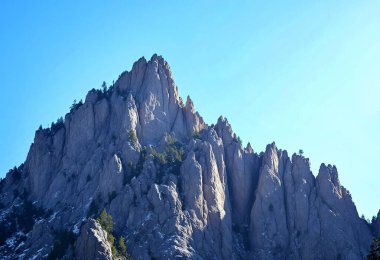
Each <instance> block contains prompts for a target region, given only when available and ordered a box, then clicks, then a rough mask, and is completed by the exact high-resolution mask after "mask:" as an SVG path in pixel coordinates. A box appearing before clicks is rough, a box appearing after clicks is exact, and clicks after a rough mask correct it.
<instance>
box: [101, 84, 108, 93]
mask: <svg viewBox="0 0 380 260" xmlns="http://www.w3.org/2000/svg"><path fill="white" fill-rule="evenodd" d="M102 91H103V93H104V94H105V93H107V83H106V82H105V81H103V83H102Z"/></svg>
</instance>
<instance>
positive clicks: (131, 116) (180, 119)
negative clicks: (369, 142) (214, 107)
mask: <svg viewBox="0 0 380 260" xmlns="http://www.w3.org/2000/svg"><path fill="white" fill-rule="evenodd" d="M0 189H1V190H0V191H1V196H0V203H1V205H0V206H1V210H0V232H1V233H0V258H1V259H17V258H19V259H27V258H31V259H43V258H48V259H55V258H62V259H111V258H112V257H119V258H126V256H123V254H121V253H118V252H115V251H114V248H116V249H117V248H119V247H118V246H117V240H118V239H119V238H120V237H121V238H124V239H125V243H126V247H127V251H128V253H129V254H130V255H131V256H132V259H173V258H179V257H181V258H185V259H363V258H365V256H366V254H367V252H368V250H369V245H370V243H371V239H372V237H373V236H375V235H376V233H377V235H379V232H380V231H379V230H380V216H378V217H377V220H376V223H375V224H373V226H371V225H369V224H368V223H367V222H366V221H365V220H363V219H361V218H359V216H358V213H357V210H356V207H355V204H354V203H353V201H352V198H351V195H350V193H349V191H348V190H347V189H346V188H344V187H343V186H342V185H341V184H340V181H339V178H338V172H337V169H336V167H335V166H331V165H325V164H322V165H321V166H320V169H319V172H318V175H317V177H315V176H314V175H313V174H312V172H311V170H310V163H309V159H307V158H305V157H303V156H301V155H297V154H293V155H291V156H290V155H288V153H287V151H286V150H281V149H278V148H277V147H276V145H275V144H274V143H272V144H269V145H268V146H267V147H266V150H265V151H264V152H261V153H256V152H254V151H253V149H252V147H251V145H250V144H249V143H248V145H247V147H243V146H242V143H241V142H240V140H239V138H238V137H237V135H236V134H235V133H234V132H233V130H232V128H231V125H230V124H229V123H228V121H227V119H225V118H223V117H220V118H219V119H218V121H217V123H216V124H215V125H208V124H206V123H205V122H204V120H203V119H202V117H201V116H200V115H199V114H198V112H196V110H195V108H194V104H193V102H192V101H191V99H190V98H189V97H188V98H187V100H186V102H183V100H182V99H181V97H180V96H179V94H178V89H177V86H176V85H175V83H174V80H173V78H172V74H171V71H170V68H169V65H168V63H167V62H166V61H165V60H164V59H163V58H162V57H160V56H157V55H153V57H152V58H151V59H150V60H149V61H147V60H145V58H141V59H139V60H138V61H137V62H136V63H135V64H134V65H133V67H132V69H131V71H129V72H123V73H122V74H121V75H120V76H119V78H118V80H117V81H116V82H115V83H114V84H113V85H112V86H111V87H110V88H109V89H104V90H94V89H93V90H91V91H89V92H88V94H87V96H86V99H85V102H84V103H82V102H79V103H78V104H73V106H72V107H71V109H70V112H69V113H68V114H66V116H65V118H64V119H61V120H58V121H57V122H56V123H54V124H52V126H51V127H50V128H48V129H42V128H40V129H38V130H37V131H36V134H35V138H34V142H33V144H32V145H31V147H30V150H29V153H28V156H27V159H26V161H25V162H24V163H23V164H22V165H20V166H19V167H17V168H16V167H15V168H14V169H12V170H10V171H9V172H8V173H7V175H6V177H5V178H4V179H3V180H2V181H1V186H0ZM103 209H105V210H106V212H107V213H108V214H109V215H110V216H112V221H111V222H113V228H112V229H111V228H110V229H107V228H105V227H104V225H101V224H100V223H101V222H100V221H99V219H98V221H95V220H94V219H95V218H97V217H98V216H99V215H100V213H101V212H102V210H103ZM379 214H380V213H379ZM104 216H108V215H107V214H105V215H104ZM111 232H112V238H114V240H115V245H116V246H113V241H112V239H110V236H109V234H111ZM113 247H114V248H113ZM119 249H120V248H119Z"/></svg>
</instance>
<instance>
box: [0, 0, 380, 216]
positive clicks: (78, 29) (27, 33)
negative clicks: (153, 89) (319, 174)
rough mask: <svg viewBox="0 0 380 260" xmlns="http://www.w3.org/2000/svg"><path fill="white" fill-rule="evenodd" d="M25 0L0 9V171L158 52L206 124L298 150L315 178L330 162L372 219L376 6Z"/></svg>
mask: <svg viewBox="0 0 380 260" xmlns="http://www.w3.org/2000/svg"><path fill="white" fill-rule="evenodd" d="M24 5H25V6H23V8H20V7H19V6H16V5H13V4H6V3H1V8H0V10H1V11H0V12H1V18H0V19H1V23H0V28H1V31H2V32H3V33H2V37H3V40H2V44H3V46H4V47H3V48H2V50H1V51H0V53H1V56H2V59H1V61H0V67H1V71H2V76H3V84H4V88H6V95H7V96H8V97H9V98H6V99H4V100H3V102H2V104H1V107H0V108H1V109H0V111H1V117H2V120H3V121H2V127H1V130H0V134H1V136H2V138H1V143H2V147H4V148H3V149H1V150H0V155H1V158H2V159H1V161H0V170H1V176H3V175H4V174H5V173H6V172H7V170H8V169H9V168H12V167H13V166H14V165H18V164H19V163H21V162H22V161H23V160H24V159H25V157H26V153H27V151H28V148H29V145H30V143H31V142H32V139H33V134H34V131H35V130H36V129H37V128H38V126H39V124H42V125H43V126H47V125H48V124H50V122H52V121H55V120H56V119H57V118H58V117H60V116H64V114H65V113H66V112H67V111H68V107H69V106H70V104H71V103H72V101H73V100H74V99H77V100H79V99H80V98H84V96H85V93H86V91H87V90H88V89H90V88H92V87H97V88H99V87H100V85H101V82H102V81H103V80H106V81H107V83H108V84H111V82H112V80H114V79H116V78H117V75H118V73H119V72H120V71H121V70H123V69H127V70H129V69H130V68H129V64H131V63H132V62H133V61H134V60H136V59H137V58H138V57H140V56H142V55H145V56H146V57H147V58H149V57H150V56H151V54H152V53H154V52H157V53H159V54H163V55H164V56H165V57H166V58H167V59H168V61H169V62H170V64H171V66H172V67H173V68H174V72H173V73H174V74H175V79H176V83H177V84H178V85H179V88H180V95H181V96H182V97H185V96H186V95H188V94H190V96H191V97H192V99H193V100H194V102H195V105H196V107H197V108H198V110H199V111H200V113H201V115H202V116H203V117H204V118H205V121H206V122H207V123H208V124H211V123H215V122H216V120H217V118H218V117H219V115H220V114H222V115H223V116H226V117H227V118H228V120H229V121H230V122H231V124H232V126H233V129H234V130H235V132H236V133H237V134H239V135H240V136H241V137H242V139H243V141H244V143H246V142H247V141H250V142H251V143H252V146H253V148H254V150H255V151H262V150H264V148H265V145H266V144H267V143H271V142H272V141H275V142H276V144H277V146H278V147H279V148H282V149H287V150H288V151H289V153H293V152H297V151H298V149H303V150H304V151H305V156H307V157H310V159H311V163H312V168H313V173H314V174H315V175H316V172H315V170H316V169H318V168H319V164H320V163H322V162H326V163H331V164H336V165H337V167H338V170H339V172H340V177H341V179H342V182H343V184H344V185H345V186H347V188H348V189H349V190H350V191H351V193H352V194H353V197H354V200H355V202H356V205H357V206H358V209H359V212H360V213H364V214H365V215H366V217H368V218H370V217H372V215H374V214H376V211H377V200H376V198H377V197H380V194H379V191H378V189H377V187H378V186H379V182H380V178H379V177H378V176H379V174H378V172H376V171H377V169H376V166H375V162H376V159H377V156H376V151H377V147H378V146H379V145H380V144H379V138H378V135H377V132H378V130H379V121H380V120H379V105H378V103H377V102H376V100H378V97H379V90H378V89H380V88H379V81H378V78H377V77H376V68H378V67H379V66H378V65H379V64H378V62H379V60H380V59H379V53H380V52H379V46H378V44H377V43H376V42H379V41H377V33H376V32H377V31H376V30H377V28H378V25H379V20H378V18H377V13H378V12H377V11H378V10H379V6H378V4H374V3H372V4H369V3H360V4H359V3H356V4H347V3H344V4H343V3H342V4H337V3H335V4H332V3H328V4H327V3H319V4H303V5H300V6H299V8H298V9H297V8H289V7H285V6H284V4H282V5H281V4H280V3H278V6H277V7H273V6H269V5H267V4H260V5H258V4H249V3H244V4H242V5H241V6H234V5H229V6H224V7H223V6H214V5H212V4H204V5H203V6H202V7H203V10H199V9H202V8H199V7H198V6H196V5H193V4H189V5H185V6H183V7H181V8H180V7H179V6H178V5H176V4H173V3H172V4H171V5H169V4H167V5H162V6H158V5H156V4H152V5H151V6H150V7H148V8H145V7H142V6H135V5H133V6H132V5H124V4H120V3H119V4H118V6H114V7H107V8H105V7H104V6H101V5H98V4H94V5H93V6H91V7H88V6H87V5H84V4H78V3H76V4H75V5H73V6H72V8H69V7H67V6H66V7H65V8H60V7H59V6H58V7H56V4H54V6H53V5H49V4H44V5H43V6H42V5H40V6H39V5H38V4H35V3H34V4H33V5H32V6H26V5H28V4H24ZM88 8H90V10H91V11H92V12H91V11H90V12H89V11H88ZM103 8H104V9H103ZM28 10H30V11H28ZM62 10H63V11H64V12H61V11H62ZM68 10H71V11H68ZM102 10H104V11H102ZM174 10H176V11H175V12H174ZM165 12H167V13H169V14H170V15H167V16H164V17H163V16H160V19H158V20H157V19H156V18H155V17H156V16H157V13H165ZM83 13H86V16H84V18H81V19H80V18H78V17H82V14H83ZM16 14H17V15H19V16H22V17H25V19H15V18H14V17H15V16H16ZM190 14H191V15H190ZM193 17H196V18H197V19H198V21H197V22H195V21H194V18H193ZM139 18H140V19H139ZM231 18H233V19H231ZM176 20H177V21H179V22H175V21H176ZM48 21H49V22H48ZM69 21H71V22H69ZM183 28H184V29H183ZM363 28H365V29H363ZM229 35H232V36H233V37H227V36H229ZM237 46H238V47H237ZM195 65H196V66H195ZM21 73H22V74H21ZM20 75H22V77H21V76H20ZM5 86H6V87H5ZM221 90H222V91H221ZM210 97H211V99H210ZM374 101H375V102H374ZM15 104H17V105H15ZM291 119H292V122H289V121H290V120H291ZM357 133H360V134H357Z"/></svg>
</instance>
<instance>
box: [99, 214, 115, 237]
mask: <svg viewBox="0 0 380 260" xmlns="http://www.w3.org/2000/svg"><path fill="white" fill-rule="evenodd" d="M96 221H97V222H98V223H99V224H100V225H101V226H102V228H103V229H104V230H105V231H107V232H108V233H112V232H113V219H112V216H111V215H110V214H108V213H107V211H106V210H105V209H103V210H102V213H100V216H99V217H98V218H97V219H96Z"/></svg>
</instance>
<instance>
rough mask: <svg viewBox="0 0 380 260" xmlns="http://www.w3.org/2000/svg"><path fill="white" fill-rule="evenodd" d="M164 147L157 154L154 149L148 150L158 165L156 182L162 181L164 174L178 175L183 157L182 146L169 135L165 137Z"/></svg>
mask: <svg viewBox="0 0 380 260" xmlns="http://www.w3.org/2000/svg"><path fill="white" fill-rule="evenodd" d="M165 140H166V146H165V149H164V151H163V152H157V151H156V149H155V148H153V147H151V148H150V154H151V155H152V156H153V158H154V160H155V162H156V164H157V165H158V174H157V177H158V182H161V181H162V178H163V176H164V175H165V173H168V172H169V173H173V174H176V175H179V172H180V167H181V163H182V161H183V159H184V156H185V151H184V149H183V148H182V145H181V144H180V143H179V142H178V141H176V140H175V139H174V137H173V136H171V135H168V134H167V135H166V136H165Z"/></svg>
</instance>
